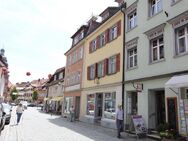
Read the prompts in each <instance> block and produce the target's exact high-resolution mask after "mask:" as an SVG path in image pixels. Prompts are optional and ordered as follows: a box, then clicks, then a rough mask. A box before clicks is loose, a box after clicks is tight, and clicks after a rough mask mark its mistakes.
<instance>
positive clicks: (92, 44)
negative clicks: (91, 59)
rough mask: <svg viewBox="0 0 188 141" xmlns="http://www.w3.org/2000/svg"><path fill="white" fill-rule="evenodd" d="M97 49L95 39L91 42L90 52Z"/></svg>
mask: <svg viewBox="0 0 188 141" xmlns="http://www.w3.org/2000/svg"><path fill="white" fill-rule="evenodd" d="M96 49H97V40H96V39H95V40H93V41H92V42H91V52H94V51H95V50H96Z"/></svg>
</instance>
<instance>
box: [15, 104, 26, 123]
mask: <svg viewBox="0 0 188 141" xmlns="http://www.w3.org/2000/svg"><path fill="white" fill-rule="evenodd" d="M23 111H24V109H23V106H22V104H21V103H20V104H18V106H17V108H16V114H17V124H18V123H19V122H20V119H21V116H22V113H23Z"/></svg>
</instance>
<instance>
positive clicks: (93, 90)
mask: <svg viewBox="0 0 188 141" xmlns="http://www.w3.org/2000/svg"><path fill="white" fill-rule="evenodd" d="M100 16H101V17H102V21H101V22H100V23H99V24H98V25H97V27H96V28H95V29H94V30H93V31H92V32H91V33H89V34H88V36H87V37H86V38H85V51H84V52H85V55H84V65H83V74H84V75H83V83H82V84H83V85H82V86H83V87H82V88H83V89H82V94H81V108H80V120H81V121H84V122H89V123H98V124H101V125H102V126H105V127H109V128H116V126H115V111H116V108H117V106H118V104H122V78H123V76H122V70H123V67H122V66H123V65H122V63H123V61H122V60H123V31H124V30H123V24H124V23H123V21H124V20H123V13H122V12H121V10H120V8H119V7H108V8H107V9H105V10H104V11H103V12H102V13H101V14H100Z"/></svg>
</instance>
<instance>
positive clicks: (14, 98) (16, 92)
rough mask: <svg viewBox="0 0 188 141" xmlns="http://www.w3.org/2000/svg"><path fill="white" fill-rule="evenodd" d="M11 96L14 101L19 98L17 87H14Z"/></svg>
mask: <svg viewBox="0 0 188 141" xmlns="http://www.w3.org/2000/svg"><path fill="white" fill-rule="evenodd" d="M10 96H11V98H12V101H14V100H16V99H17V98H18V90H17V89H16V87H14V88H13V89H12V90H11V92H10Z"/></svg>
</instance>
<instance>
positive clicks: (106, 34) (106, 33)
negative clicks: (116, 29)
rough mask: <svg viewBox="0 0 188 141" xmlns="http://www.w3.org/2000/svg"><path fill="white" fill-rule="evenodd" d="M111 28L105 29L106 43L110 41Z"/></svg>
mask: <svg viewBox="0 0 188 141" xmlns="http://www.w3.org/2000/svg"><path fill="white" fill-rule="evenodd" d="M109 31H110V30H109V29H107V30H106V31H105V44H106V43H108V42H109Z"/></svg>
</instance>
